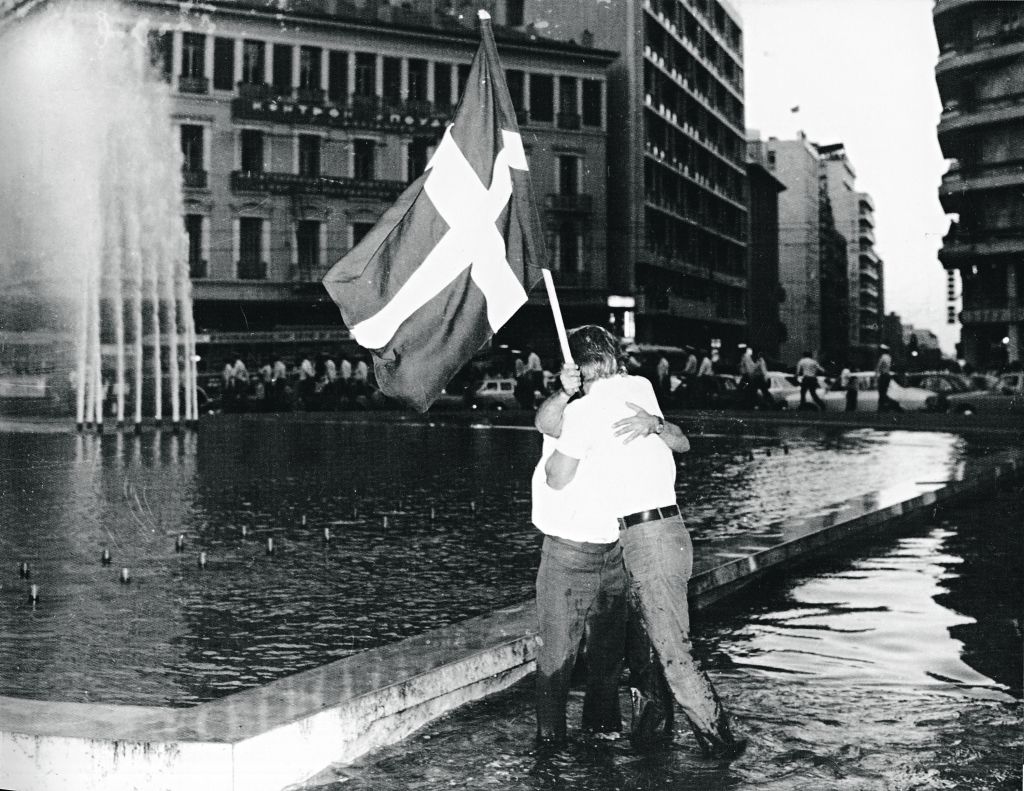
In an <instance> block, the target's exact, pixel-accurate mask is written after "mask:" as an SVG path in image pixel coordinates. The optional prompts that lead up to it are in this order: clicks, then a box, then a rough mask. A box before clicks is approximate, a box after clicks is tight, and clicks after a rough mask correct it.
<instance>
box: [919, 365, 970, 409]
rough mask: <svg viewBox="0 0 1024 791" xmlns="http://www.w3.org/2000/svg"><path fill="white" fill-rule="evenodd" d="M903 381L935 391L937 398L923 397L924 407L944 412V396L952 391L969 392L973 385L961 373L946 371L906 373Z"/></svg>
mask: <svg viewBox="0 0 1024 791" xmlns="http://www.w3.org/2000/svg"><path fill="white" fill-rule="evenodd" d="M904 381H905V383H906V384H907V385H909V386H911V387H921V388H923V389H925V390H930V391H931V392H933V393H935V394H936V395H937V396H938V398H936V399H931V398H927V399H925V408H926V409H928V410H929V411H930V412H945V411H946V409H947V408H948V404H947V403H946V397H947V396H950V395H952V394H953V393H969V392H970V391H971V390H973V389H974V387H973V386H972V385H971V380H970V379H968V378H967V377H966V376H964V375H963V374H955V373H950V372H948V371H923V372H920V373H911V374H907V375H906V377H904Z"/></svg>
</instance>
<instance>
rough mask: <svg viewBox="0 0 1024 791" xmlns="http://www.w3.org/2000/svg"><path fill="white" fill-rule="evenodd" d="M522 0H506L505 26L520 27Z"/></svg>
mask: <svg viewBox="0 0 1024 791" xmlns="http://www.w3.org/2000/svg"><path fill="white" fill-rule="evenodd" d="M523 4H524V1H523V0H506V2H505V24H506V25H508V26H509V27H520V26H521V25H522V24H523Z"/></svg>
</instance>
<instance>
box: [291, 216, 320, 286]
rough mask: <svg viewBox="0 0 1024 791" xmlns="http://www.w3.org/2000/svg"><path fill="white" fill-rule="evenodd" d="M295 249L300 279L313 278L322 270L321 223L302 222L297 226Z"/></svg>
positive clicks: (313, 221)
mask: <svg viewBox="0 0 1024 791" xmlns="http://www.w3.org/2000/svg"><path fill="white" fill-rule="evenodd" d="M295 249H296V251H297V252H298V264H299V274H300V277H306V278H308V277H311V276H312V275H313V274H314V273H316V272H317V270H319V269H320V223H319V222H317V221H316V220H300V221H299V222H298V223H296V224H295Z"/></svg>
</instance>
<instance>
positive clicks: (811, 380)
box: [796, 351, 825, 410]
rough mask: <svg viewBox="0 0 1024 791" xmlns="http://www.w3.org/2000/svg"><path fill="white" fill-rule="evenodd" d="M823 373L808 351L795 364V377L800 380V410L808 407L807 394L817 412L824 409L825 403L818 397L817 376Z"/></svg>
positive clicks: (822, 369) (823, 370)
mask: <svg viewBox="0 0 1024 791" xmlns="http://www.w3.org/2000/svg"><path fill="white" fill-rule="evenodd" d="M823 373H825V369H824V368H822V367H821V366H820V365H819V364H818V361H817V360H815V359H814V357H812V356H811V353H810V352H809V351H805V352H804V353H803V356H801V358H800V360H799V362H797V364H796V377H797V379H799V380H800V408H801V409H804V408H806V407H809V406H810V405H809V404H807V394H808V393H810V396H811V398H812V399H813V400H814V403H815V405H816V406H817V407H818V409H819V410H824V409H825V402H824V401H822V400H821V398H820V397H819V396H818V374H823Z"/></svg>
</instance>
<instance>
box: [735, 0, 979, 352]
mask: <svg viewBox="0 0 1024 791" xmlns="http://www.w3.org/2000/svg"><path fill="white" fill-rule="evenodd" d="M730 2H731V4H732V6H733V8H735V9H736V10H737V11H739V13H740V16H741V17H742V26H743V37H744V55H743V57H744V69H745V76H746V95H745V100H746V123H747V128H748V129H757V130H759V131H760V132H761V137H762V138H763V139H765V138H768V137H769V136H772V137H777V138H779V139H783V140H792V139H794V138H795V137H796V134H797V131H798V130H803V131H804V132H805V133H806V134H807V137H808V138H809V139H810V140H811V141H813V142H816V143H824V144H829V143H843V144H844V145H845V147H846V153H847V156H848V157H849V159H850V161H851V163H852V164H853V168H854V170H855V171H856V174H857V180H856V188H857V190H858V191H859V192H867V193H870V195H871V197H872V198H873V199H874V202H875V250H876V252H878V254H879V256H880V257H881V258H882V260H883V261H884V262H885V264H884V266H885V310H886V312H887V313H890V312H896V313H898V314H900V316H901V317H902V319H903V322H904V323H905V324H906V323H910V324H913V325H914V326H915V327H917V328H919V329H930V330H932V331H933V332H934V333H935V334H936V335H937V336H938V337H939V342H940V344H941V345H942V348H943V349H944V350H945V351H946V352H949V353H952V352H953V345H954V343H956V341H958V340H959V339H960V327H959V325H950V324H947V323H946V274H945V272H944V270H943V269H942V267H941V265H940V264H939V262H938V256H937V251H938V250H939V248H940V247H941V246H942V237H943V235H944V234H945V233H946V230H947V229H948V227H949V220H948V218H947V217H946V215H945V213H944V212H943V210H942V206H941V205H940V203H939V198H938V187H939V183H940V182H941V180H942V174H943V173H944V172H945V170H946V161H945V160H944V159H943V157H942V152H941V151H940V149H939V144H938V139H937V137H936V134H935V128H936V125H937V124H938V121H939V115H940V113H941V109H942V106H941V102H940V100H939V93H938V89H937V88H936V85H935V63H936V61H937V60H938V54H939V48H938V44H937V43H936V40H935V28H934V27H933V25H932V7H933V2H932V0H730ZM793 107H799V108H800V109H799V111H797V112H792V109H791V108H793Z"/></svg>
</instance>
